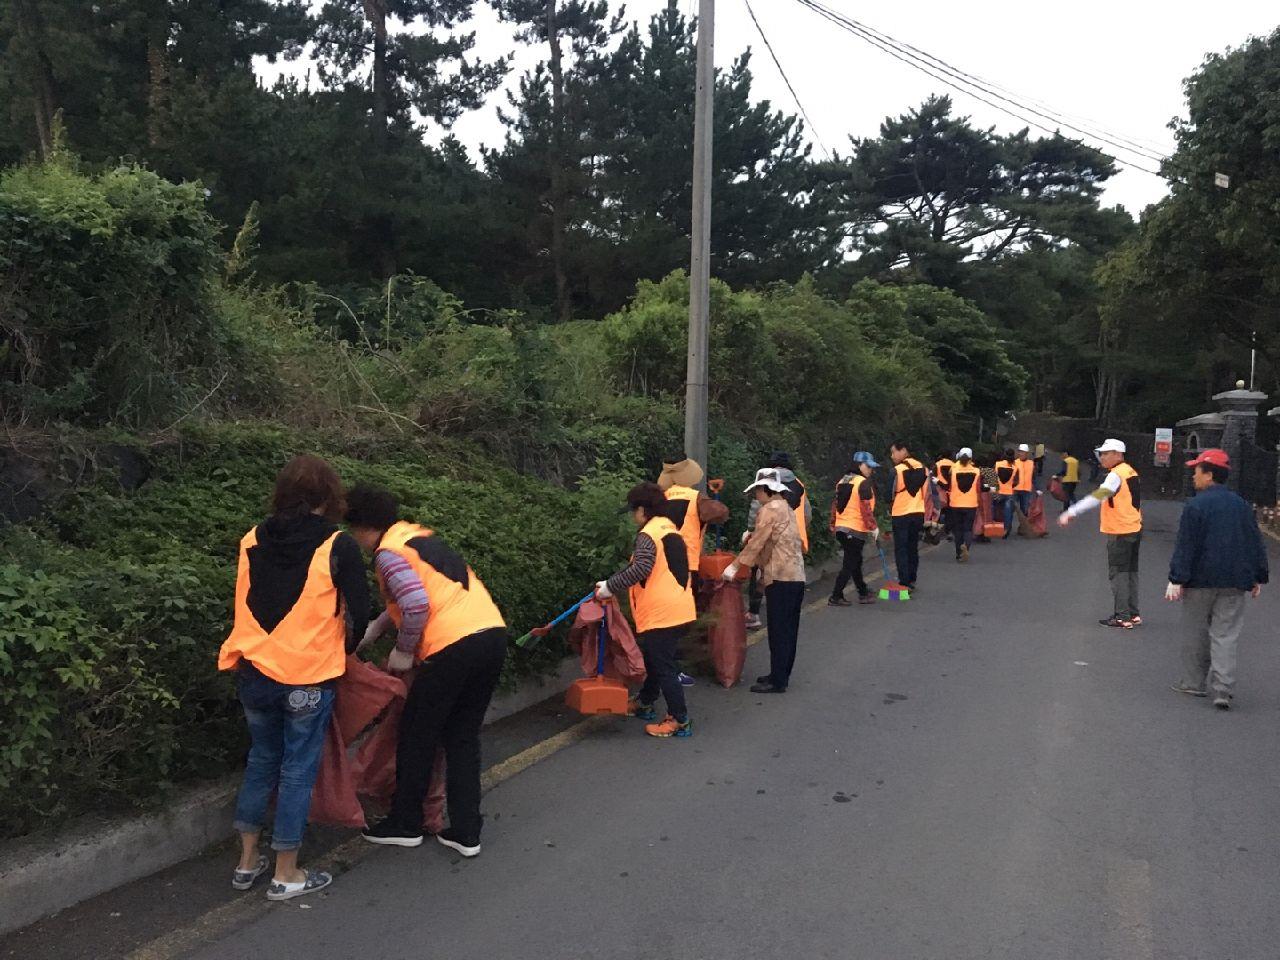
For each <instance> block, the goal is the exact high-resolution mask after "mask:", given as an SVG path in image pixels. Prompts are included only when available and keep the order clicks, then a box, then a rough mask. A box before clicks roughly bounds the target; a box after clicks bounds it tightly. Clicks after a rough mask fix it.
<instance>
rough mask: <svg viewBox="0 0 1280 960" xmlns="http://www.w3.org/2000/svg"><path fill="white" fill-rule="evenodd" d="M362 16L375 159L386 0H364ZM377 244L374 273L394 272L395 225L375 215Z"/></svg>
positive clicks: (380, 146) (381, 113) (384, 100)
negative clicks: (369, 35)
mask: <svg viewBox="0 0 1280 960" xmlns="http://www.w3.org/2000/svg"><path fill="white" fill-rule="evenodd" d="M364 15H365V18H366V19H367V20H368V21H369V25H370V26H371V27H372V28H373V116H372V117H371V119H370V129H371V132H372V134H373V145H374V147H375V149H376V151H377V153H378V161H379V162H380V161H381V159H382V157H383V156H384V155H385V154H386V152H387V150H388V148H389V145H390V137H389V131H388V124H389V123H390V117H391V77H390V76H389V73H388V71H389V68H388V66H387V0H364ZM370 226H371V228H372V232H373V236H374V243H375V244H376V246H377V254H376V256H377V261H378V272H379V273H380V274H381V275H382V279H384V280H389V279H391V278H392V277H394V276H395V275H396V269H397V264H396V243H395V225H394V224H393V223H392V220H391V218H390V217H388V216H385V215H379V216H376V217H374V218H373V219H372V221H371V222H370Z"/></svg>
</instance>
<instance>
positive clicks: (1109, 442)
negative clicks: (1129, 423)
mask: <svg viewBox="0 0 1280 960" xmlns="http://www.w3.org/2000/svg"><path fill="white" fill-rule="evenodd" d="M1093 452H1094V453H1127V452H1128V449H1127V448H1126V447H1125V445H1124V441H1123V440H1117V439H1115V438H1114V437H1111V438H1108V439H1106V440H1103V441H1102V446H1100V447H1097V448H1096V449H1095V450H1094V451H1093Z"/></svg>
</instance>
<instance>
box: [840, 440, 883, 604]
mask: <svg viewBox="0 0 1280 960" xmlns="http://www.w3.org/2000/svg"><path fill="white" fill-rule="evenodd" d="M852 464H853V465H852V467H851V468H850V471H849V472H848V473H847V474H845V475H844V476H843V477H841V478H840V482H839V483H838V484H836V496H835V499H834V500H833V501H832V503H831V532H832V533H833V534H835V537H836V541H837V542H838V543H839V544H840V548H841V550H842V551H843V554H844V564H843V566H841V568H840V572H839V573H838V574H836V582H835V586H834V587H833V588H832V590H831V598H830V599H829V600H828V601H827V603H828V605H829V606H833V607H848V606H852V604H851V603H850V601H848V600H846V599H845V596H844V591H845V587H847V586H848V585H849V581H850V580H852V581H853V585H854V588H855V589H856V590H857V591H858V603H875V602H876V600H875V596H874V595H873V594H872V593H871V591H870V590H868V589H867V582H866V580H864V579H863V576H862V551H863V548H864V547H865V546H866V543H867V540H868V539H870V540H872V541H873V542H875V541H877V540H879V539H880V527H879V525H878V524H877V523H876V491H875V485H874V484H873V483H872V482H871V475H872V472H873V471H874V470H875V469H876V467H878V466H880V464H878V463H876V461H875V458H874V457H872V456H871V454H870V453H868V452H867V451H865V450H859V451H858V452H857V453H855V454H854V455H853V461H852Z"/></svg>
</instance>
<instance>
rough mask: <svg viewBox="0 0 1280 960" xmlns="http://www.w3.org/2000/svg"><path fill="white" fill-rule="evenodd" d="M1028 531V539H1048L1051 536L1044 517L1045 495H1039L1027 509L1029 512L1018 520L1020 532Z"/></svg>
mask: <svg viewBox="0 0 1280 960" xmlns="http://www.w3.org/2000/svg"><path fill="white" fill-rule="evenodd" d="M1024 530H1025V531H1026V534H1025V535H1026V536H1028V537H1037V538H1038V537H1047V536H1048V535H1049V525H1048V523H1047V522H1046V521H1045V516H1044V494H1043V493H1037V494H1036V495H1035V498H1034V499H1033V500H1032V501H1031V506H1030V507H1028V508H1027V512H1026V513H1025V514H1023V515H1021V516H1020V517H1019V519H1018V532H1019V533H1022V532H1023V531H1024Z"/></svg>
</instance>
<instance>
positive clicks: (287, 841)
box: [235, 663, 334, 850]
mask: <svg viewBox="0 0 1280 960" xmlns="http://www.w3.org/2000/svg"><path fill="white" fill-rule="evenodd" d="M236 686H237V687H238V688H239V693H240V704H241V706H242V707H244V716H245V719H246V720H247V721H248V722H249V736H250V737H251V738H252V744H251V746H250V747H249V760H248V763H247V764H246V765H245V771H244V783H243V784H241V786H240V795H239V796H238V797H237V798H236V822H235V827H236V829H237V830H238V831H240V832H241V833H254V832H256V831H258V830H261V829H262V825H263V822H264V821H265V820H266V818H267V804H268V803H269V802H270V801H271V792H272V791H273V790H275V791H276V819H275V827H274V829H273V830H272V832H271V847H272V849H273V850H297V849H298V847H300V846H302V831H303V829H304V828H305V827H306V825H307V813H308V812H309V811H310V809H311V788H312V787H314V786H315V782H316V773H317V772H318V771H319V769H320V754H321V752H322V751H323V748H324V738H325V733H326V731H327V730H328V728H329V716H330V714H332V713H333V697H334V685H333V684H332V683H327V684H320V685H316V686H309V687H291V686H287V685H285V684H283V683H277V682H276V681H274V680H272V679H271V678H270V677H266V676H263V675H262V674H261V673H259V672H258V670H257V669H256V668H254V667H253V666H252V665H250V664H248V663H242V665H241V667H240V670H239V672H238V673H237V676H236Z"/></svg>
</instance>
